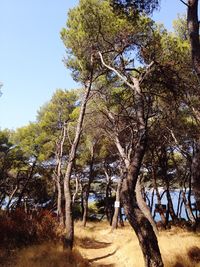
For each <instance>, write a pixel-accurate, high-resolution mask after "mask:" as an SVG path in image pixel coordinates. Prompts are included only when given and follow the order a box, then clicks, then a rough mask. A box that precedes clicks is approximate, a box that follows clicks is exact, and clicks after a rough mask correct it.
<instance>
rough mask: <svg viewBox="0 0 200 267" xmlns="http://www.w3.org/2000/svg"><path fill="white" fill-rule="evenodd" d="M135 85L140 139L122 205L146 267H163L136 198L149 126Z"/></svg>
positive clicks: (131, 162)
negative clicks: (136, 238)
mask: <svg viewBox="0 0 200 267" xmlns="http://www.w3.org/2000/svg"><path fill="white" fill-rule="evenodd" d="M132 82H133V84H134V87H133V89H134V94H135V104H136V113H137V120H138V121H137V122H138V139H137V144H136V147H135V149H134V154H133V156H132V159H131V161H130V166H129V168H128V170H127V177H126V179H124V182H123V187H122V195H121V196H122V203H123V207H124V211H125V214H126V216H127V218H128V220H129V223H130V224H131V226H132V227H133V229H134V231H135V233H136V235H137V237H138V240H139V244H140V247H141V249H142V253H143V257H144V262H145V266H146V267H162V266H163V262H162V258H161V254H160V249H159V246H158V241H157V237H156V234H155V232H154V230H153V227H152V225H151V223H150V222H149V220H148V219H147V217H146V216H145V215H144V213H143V212H142V211H141V209H140V207H139V206H138V203H137V198H136V193H135V189H136V183H137V180H138V176H139V172H140V168H141V164H142V160H143V157H144V154H145V150H146V143H147V125H146V123H145V119H144V106H143V97H142V92H141V90H140V85H139V80H138V79H136V78H132Z"/></svg>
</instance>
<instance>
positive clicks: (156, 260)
mask: <svg viewBox="0 0 200 267" xmlns="http://www.w3.org/2000/svg"><path fill="white" fill-rule="evenodd" d="M132 193H133V192H127V190H123V193H122V200H123V207H124V211H125V214H126V216H127V218H128V221H129V223H130V225H131V226H132V227H133V229H134V231H135V233H136V235H137V237H138V240H139V244H140V247H141V250H142V253H143V257H144V262H145V266H146V267H162V266H163V263H162V258H161V254H160V250H159V246H158V241H157V238H156V235H155V233H154V231H153V228H152V226H151V224H150V222H149V221H148V219H147V218H146V216H144V214H143V213H142V211H141V210H140V208H139V207H138V205H137V202H136V196H135V193H133V194H132Z"/></svg>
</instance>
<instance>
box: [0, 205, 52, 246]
mask: <svg viewBox="0 0 200 267" xmlns="http://www.w3.org/2000/svg"><path fill="white" fill-rule="evenodd" d="M54 239H56V221H55V218H53V216H52V215H51V213H50V212H49V211H41V212H39V213H37V214H26V213H25V212H24V211H23V210H21V209H17V210H15V211H12V212H11V213H9V214H8V213H6V212H4V213H1V214H0V240H1V247H4V248H5V247H6V248H12V247H21V246H24V245H29V244H34V243H38V242H43V241H47V240H54Z"/></svg>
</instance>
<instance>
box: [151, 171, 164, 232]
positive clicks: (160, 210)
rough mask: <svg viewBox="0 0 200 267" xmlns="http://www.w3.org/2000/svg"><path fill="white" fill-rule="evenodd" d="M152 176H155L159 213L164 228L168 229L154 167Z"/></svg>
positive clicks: (154, 183) (154, 182) (154, 184)
mask: <svg viewBox="0 0 200 267" xmlns="http://www.w3.org/2000/svg"><path fill="white" fill-rule="evenodd" d="M152 176H153V186H154V190H155V191H156V197H157V203H158V212H159V214H160V218H161V222H162V225H163V227H164V228H166V225H167V220H166V217H165V213H164V211H163V207H162V202H161V196H160V193H159V190H158V186H157V181H156V170H155V168H154V167H153V171H152ZM154 214H155V211H154Z"/></svg>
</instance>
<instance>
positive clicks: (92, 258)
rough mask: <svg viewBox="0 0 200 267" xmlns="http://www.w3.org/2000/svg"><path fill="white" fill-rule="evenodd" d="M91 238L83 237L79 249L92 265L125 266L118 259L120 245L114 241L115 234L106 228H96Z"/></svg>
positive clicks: (96, 266)
mask: <svg viewBox="0 0 200 267" xmlns="http://www.w3.org/2000/svg"><path fill="white" fill-rule="evenodd" d="M95 232H96V234H95V233H94V234H93V236H92V238H88V237H85V238H83V239H82V244H81V245H80V246H79V250H80V252H81V254H82V255H83V256H84V258H87V259H88V260H89V262H90V264H91V266H94V267H127V266H126V264H125V263H124V262H122V260H121V259H120V257H119V255H120V253H119V250H120V245H117V243H116V235H115V234H114V233H111V232H110V229H108V230H102V229H98V230H97V229H96V228H95Z"/></svg>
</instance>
